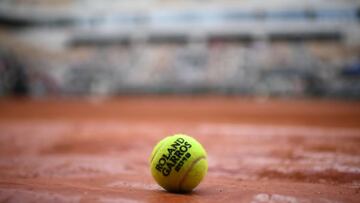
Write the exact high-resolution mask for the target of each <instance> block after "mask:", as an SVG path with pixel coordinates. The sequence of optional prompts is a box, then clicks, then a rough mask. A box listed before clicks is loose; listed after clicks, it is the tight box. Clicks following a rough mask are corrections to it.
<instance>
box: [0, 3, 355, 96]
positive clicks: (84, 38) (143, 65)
mask: <svg viewBox="0 0 360 203" xmlns="http://www.w3.org/2000/svg"><path fill="white" fill-rule="evenodd" d="M359 23H360V2H359V1H357V0H304V1H294V0H287V1H286V0H268V1H263V0H242V1H236V0H225V1H220V0H184V1H179V0H167V1H165V0H137V1H126V0H123V1H115V0H103V1H95V0H94V1H91V0H76V1H70V0H3V1H1V2H0V95H11V94H26V95H30V96H32V97H41V96H47V95H103V96H106V95H117V94H137V93H158V94H161V93H217V94H240V95H265V96H300V97H303V96H323V97H341V98H360V71H359V70H360V26H359Z"/></svg>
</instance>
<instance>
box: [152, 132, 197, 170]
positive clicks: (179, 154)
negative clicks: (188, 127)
mask: <svg viewBox="0 0 360 203" xmlns="http://www.w3.org/2000/svg"><path fill="white" fill-rule="evenodd" d="M189 148H191V144H190V143H188V142H187V141H185V139H184V138H178V139H176V140H175V142H174V143H173V144H171V145H170V148H168V149H167V151H168V154H162V156H161V158H160V159H159V160H158V163H157V164H156V167H155V168H156V170H158V171H159V172H160V173H162V175H163V176H168V175H170V173H171V171H172V169H173V168H174V167H175V171H177V172H179V171H180V169H181V167H182V166H183V165H184V163H185V161H186V160H188V159H189V158H190V157H191V154H190V153H189V152H187V151H188V149H189Z"/></svg>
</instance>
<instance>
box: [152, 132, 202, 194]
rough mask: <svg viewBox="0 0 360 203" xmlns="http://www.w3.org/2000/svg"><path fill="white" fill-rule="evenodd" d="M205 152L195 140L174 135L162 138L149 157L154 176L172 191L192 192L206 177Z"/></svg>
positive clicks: (162, 185)
mask: <svg viewBox="0 0 360 203" xmlns="http://www.w3.org/2000/svg"><path fill="white" fill-rule="evenodd" d="M206 156H207V155H206V151H205V149H204V148H203V147H202V146H201V144H200V143H199V142H198V141H196V140H195V139H194V138H192V137H190V136H187V135H184V134H175V135H173V136H169V137H166V138H164V139H162V140H161V141H160V142H159V143H158V144H157V145H156V146H155V148H154V150H153V151H152V153H151V157H150V169H151V174H152V176H153V177H154V179H155V181H156V182H157V183H158V184H159V185H160V186H161V187H163V188H164V189H165V190H167V191H169V192H177V193H186V192H190V191H192V190H193V189H194V188H195V187H196V186H197V185H198V184H199V183H200V182H201V180H202V179H203V178H204V176H205V175H206V172H207V169H208V164H207V160H206Z"/></svg>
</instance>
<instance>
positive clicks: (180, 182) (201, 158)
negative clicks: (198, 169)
mask: <svg viewBox="0 0 360 203" xmlns="http://www.w3.org/2000/svg"><path fill="white" fill-rule="evenodd" d="M203 159H206V157H205V156H200V157H198V158H197V159H195V160H194V161H193V162H192V163H191V165H190V167H189V168H188V169H187V170H186V172H185V173H184V175H183V177H182V178H181V179H180V181H179V186H178V188H179V191H181V190H182V189H181V186H182V184H183V183H184V181H185V179H186V178H187V176H188V174H189V173H190V171H191V170H192V168H193V167H194V166H195V165H196V164H197V163H198V162H199V161H201V160H203Z"/></svg>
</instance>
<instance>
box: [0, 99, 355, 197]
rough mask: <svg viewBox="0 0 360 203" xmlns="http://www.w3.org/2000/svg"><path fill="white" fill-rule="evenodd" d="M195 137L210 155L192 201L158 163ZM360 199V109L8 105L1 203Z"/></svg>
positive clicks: (235, 102)
mask: <svg viewBox="0 0 360 203" xmlns="http://www.w3.org/2000/svg"><path fill="white" fill-rule="evenodd" d="M178 132H182V133H186V134H189V135H192V136H193V137H195V138H196V139H198V140H199V141H200V142H201V143H202V144H203V145H204V147H205V149H206V150H207V153H208V162H209V171H208V174H207V176H206V177H205V179H204V181H203V182H202V183H201V184H200V185H199V186H198V187H197V188H196V189H195V191H193V192H192V193H190V194H171V193H167V192H165V191H164V190H163V189H161V188H160V186H158V185H157V184H156V183H155V182H154V181H153V179H152V177H151V175H150V172H149V164H148V161H149V160H148V159H149V156H150V153H151V150H152V148H153V146H154V145H155V144H156V143H157V142H158V141H159V140H160V139H161V138H163V137H165V136H167V135H171V134H174V133H178ZM174 201H177V202H253V203H261V202H281V203H282V202H291V203H294V202H301V203H302V202H320V203H322V202H324V203H329V202H330V203H333V202H354V203H356V202H360V103H359V102H340V101H325V100H321V101H310V100H297V101H296V100H295V99H293V100H263V99H249V98H237V97H231V98H230V97H227V98H222V97H119V98H116V99H111V100H99V99H95V100H94V99H87V100H85V99H84V100H76V99H49V100H36V101H29V100H27V99H3V100H1V101H0V202H174Z"/></svg>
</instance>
